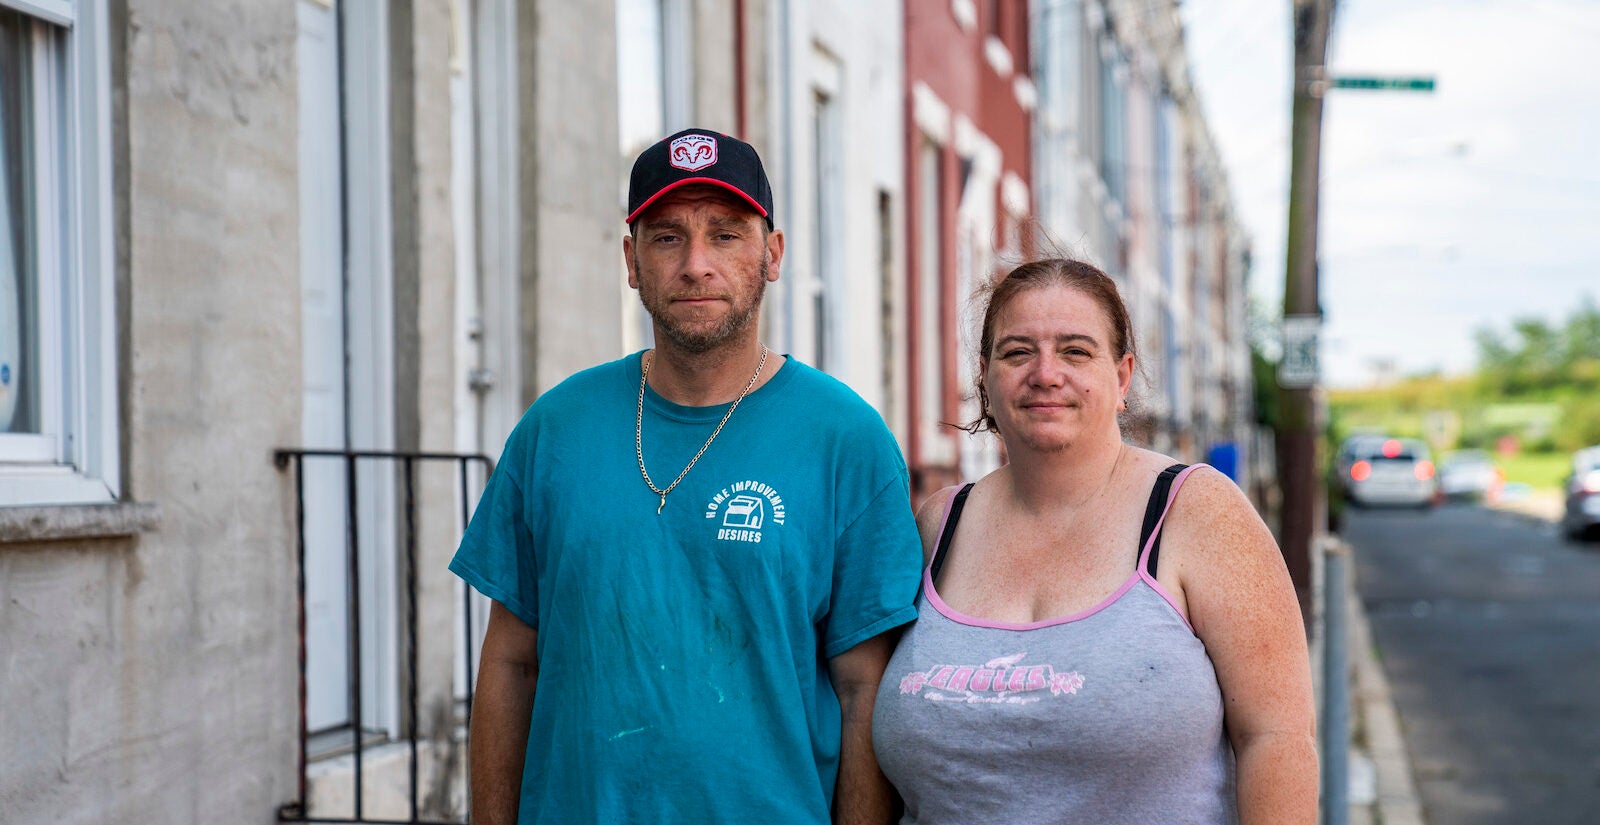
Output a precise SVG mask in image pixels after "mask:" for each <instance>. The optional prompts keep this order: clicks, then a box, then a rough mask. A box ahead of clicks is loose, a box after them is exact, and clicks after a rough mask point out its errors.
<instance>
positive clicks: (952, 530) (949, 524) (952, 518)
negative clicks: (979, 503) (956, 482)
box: [928, 482, 972, 586]
mask: <svg viewBox="0 0 1600 825" xmlns="http://www.w3.org/2000/svg"><path fill="white" fill-rule="evenodd" d="M970 492H972V484H971V483H970V482H969V483H967V484H963V485H961V489H960V490H957V491H956V495H955V498H954V499H952V500H951V501H950V512H949V513H947V514H945V517H944V531H943V532H941V533H940V534H939V544H938V545H936V546H935V547H934V548H933V567H932V569H930V570H929V571H928V581H931V582H934V585H935V586H938V581H939V570H940V569H941V568H943V567H944V560H945V557H946V556H947V555H949V551H950V539H951V538H953V537H954V536H955V534H956V522H957V521H960V520H961V508H962V507H965V506H967V493H970Z"/></svg>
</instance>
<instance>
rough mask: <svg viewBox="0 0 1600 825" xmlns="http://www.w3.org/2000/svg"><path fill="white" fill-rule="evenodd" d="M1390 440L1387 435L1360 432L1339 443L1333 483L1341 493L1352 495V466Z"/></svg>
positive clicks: (1346, 496) (1334, 460) (1335, 456)
mask: <svg viewBox="0 0 1600 825" xmlns="http://www.w3.org/2000/svg"><path fill="white" fill-rule="evenodd" d="M1388 440H1389V436H1387V435H1381V434H1373V433H1358V434H1356V435H1352V436H1350V437H1349V438H1346V439H1345V440H1344V443H1343V444H1340V445H1339V452H1338V453H1336V454H1335V455H1334V457H1333V483H1334V487H1335V488H1336V491H1337V492H1338V493H1339V495H1341V496H1344V497H1345V498H1347V499H1348V498H1349V497H1350V468H1351V466H1353V465H1354V464H1355V463H1356V462H1357V461H1360V460H1362V459H1364V458H1366V457H1367V456H1369V455H1371V454H1372V453H1373V452H1374V451H1376V450H1377V449H1378V448H1379V447H1381V446H1383V442H1385V441H1388Z"/></svg>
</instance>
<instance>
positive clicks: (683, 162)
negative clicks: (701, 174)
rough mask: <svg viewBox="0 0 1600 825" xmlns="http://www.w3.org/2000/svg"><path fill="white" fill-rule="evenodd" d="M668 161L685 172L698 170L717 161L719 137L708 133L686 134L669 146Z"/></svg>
mask: <svg viewBox="0 0 1600 825" xmlns="http://www.w3.org/2000/svg"><path fill="white" fill-rule="evenodd" d="M667 162H668V163H670V164H672V166H673V167H674V168H677V169H682V170H683V171H685V172H698V171H700V170H701V169H704V168H706V167H707V166H710V165H711V164H713V163H716V162H717V139H716V138H714V137H710V136H708V135H684V136H683V137H681V138H678V139H677V140H674V141H673V142H672V144H671V145H670V146H668V147H667Z"/></svg>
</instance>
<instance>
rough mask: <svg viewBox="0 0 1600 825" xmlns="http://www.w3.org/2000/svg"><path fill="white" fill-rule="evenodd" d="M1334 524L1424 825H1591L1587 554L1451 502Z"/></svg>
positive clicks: (1597, 665) (1598, 608)
mask: <svg viewBox="0 0 1600 825" xmlns="http://www.w3.org/2000/svg"><path fill="white" fill-rule="evenodd" d="M1343 527H1344V529H1343V536H1344V538H1345V539H1346V541H1348V542H1349V543H1350V544H1351V545H1352V546H1353V547H1354V548H1355V554H1356V572H1357V588H1358V592H1359V595H1360V598H1361V601H1362V603H1363V605H1364V606H1365V608H1366V611H1367V615H1368V618H1369V619H1370V621H1371V625H1372V632H1373V640H1374V644H1375V645H1376V647H1377V649H1378V657H1379V659H1380V661H1381V662H1382V664H1383V669H1384V671H1385V673H1386V674H1387V676H1388V678H1389V681H1390V685H1391V688H1392V691H1393V697H1394V702H1395V706H1396V708H1397V709H1398V711H1399V714H1400V719H1401V726H1402V729H1403V731H1404V734H1405V738H1406V743H1407V746H1408V748H1409V750H1410V754H1411V760H1412V766H1413V769H1414V771H1415V773H1416V780H1417V787H1418V791H1419V793H1420V796H1421V799H1422V804H1423V808H1424V811H1425V814H1426V817H1427V821H1428V822H1429V823H1431V825H1478V824H1479V823H1483V824H1484V825H1487V823H1517V825H1565V823H1571V824H1572V825H1578V824H1579V823H1583V824H1584V825H1589V824H1590V823H1600V545H1596V544H1588V545H1576V544H1570V543H1567V542H1566V541H1564V540H1563V539H1562V538H1561V536H1560V535H1559V534H1558V533H1557V532H1556V529H1555V528H1554V527H1553V526H1552V525H1549V524H1547V523H1543V522H1539V521H1537V520H1533V519H1530V518H1527V517H1524V516H1518V515H1513V514H1510V513H1502V512H1495V511H1490V510H1485V509H1482V508H1479V507H1475V506H1470V505H1463V504H1451V505H1446V506H1442V507H1439V508H1436V509H1434V510H1432V511H1416V510H1353V511H1349V512H1348V513H1347V517H1346V519H1345V523H1344V525H1343Z"/></svg>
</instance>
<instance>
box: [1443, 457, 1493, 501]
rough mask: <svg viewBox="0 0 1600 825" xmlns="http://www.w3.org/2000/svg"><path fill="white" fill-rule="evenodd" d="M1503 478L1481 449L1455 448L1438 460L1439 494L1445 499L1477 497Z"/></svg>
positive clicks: (1483, 494) (1487, 493) (1485, 494)
mask: <svg viewBox="0 0 1600 825" xmlns="http://www.w3.org/2000/svg"><path fill="white" fill-rule="evenodd" d="M1503 480H1504V478H1503V476H1502V475H1501V473H1500V468H1498V467H1496V466H1494V460H1493V459H1491V458H1489V454H1488V453H1486V452H1484V451H1482V450H1457V451H1456V452H1453V453H1449V454H1447V455H1445V456H1444V457H1443V458H1441V459H1439V493H1440V495H1443V496H1444V497H1446V498H1459V499H1481V498H1484V497H1485V496H1487V495H1489V491H1490V490H1493V489H1494V488H1495V487H1496V486H1498V485H1499V484H1500V482H1501V481H1503Z"/></svg>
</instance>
